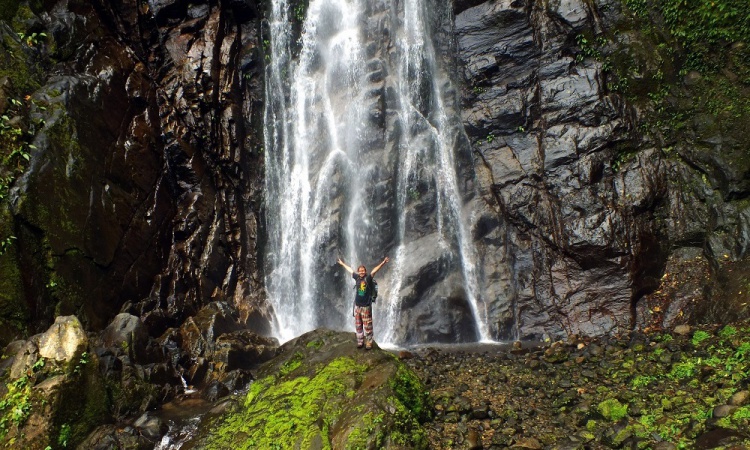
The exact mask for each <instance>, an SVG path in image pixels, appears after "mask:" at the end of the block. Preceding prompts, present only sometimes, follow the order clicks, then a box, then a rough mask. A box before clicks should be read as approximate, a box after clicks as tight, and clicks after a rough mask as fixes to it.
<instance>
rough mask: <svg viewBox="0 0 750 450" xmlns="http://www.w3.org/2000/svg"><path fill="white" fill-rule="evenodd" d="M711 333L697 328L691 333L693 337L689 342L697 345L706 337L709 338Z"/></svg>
mask: <svg viewBox="0 0 750 450" xmlns="http://www.w3.org/2000/svg"><path fill="white" fill-rule="evenodd" d="M710 337H711V335H710V334H708V333H707V332H705V331H703V330H697V331H696V332H695V333H693V339H692V340H691V342H692V343H693V345H695V346H697V345H700V343H701V342H703V341H705V340H706V339H708V338H710Z"/></svg>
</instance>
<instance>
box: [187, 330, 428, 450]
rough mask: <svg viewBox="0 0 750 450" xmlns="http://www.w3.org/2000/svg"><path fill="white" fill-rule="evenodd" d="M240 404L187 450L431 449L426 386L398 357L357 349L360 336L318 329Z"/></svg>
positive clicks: (264, 372)
mask: <svg viewBox="0 0 750 450" xmlns="http://www.w3.org/2000/svg"><path fill="white" fill-rule="evenodd" d="M233 402H234V403H233V405H232V406H231V407H229V408H228V409H227V410H225V411H226V412H224V413H221V414H219V415H218V416H216V417H213V418H211V419H208V420H205V421H204V422H203V425H202V427H201V429H200V431H199V433H198V436H199V437H198V438H196V439H195V440H193V441H192V442H190V443H188V444H187V445H186V446H184V447H183V448H205V449H220V448H236V449H250V448H268V449H272V448H276V449H293V448H321V449H375V448H377V449H380V448H391V449H395V448H426V446H427V441H426V437H425V432H424V429H423V428H422V425H421V422H422V421H424V420H425V419H427V418H428V414H429V411H430V410H431V408H430V407H429V403H428V396H427V393H426V391H425V389H424V386H423V385H422V383H421V381H420V380H419V378H417V376H416V375H415V374H414V373H413V372H412V371H411V370H410V369H409V368H407V367H406V366H405V365H404V364H402V363H401V362H400V361H399V360H398V359H397V358H396V357H395V356H394V355H392V354H390V353H388V352H385V351H383V350H380V349H378V348H375V349H373V350H371V351H367V350H362V349H357V348H356V345H355V338H354V335H353V334H352V333H342V332H334V331H328V330H316V331H312V332H310V333H307V334H305V335H303V336H301V337H299V338H297V339H295V340H294V341H291V342H289V343H287V344H285V345H284V346H282V348H281V354H280V355H279V356H278V357H276V358H274V359H273V360H271V361H269V362H268V363H266V364H264V365H263V366H262V367H261V368H260V369H259V370H258V372H257V377H256V381H254V382H253V383H252V385H251V386H250V388H249V391H248V392H247V394H245V395H244V396H242V397H238V398H236V399H234V400H233Z"/></svg>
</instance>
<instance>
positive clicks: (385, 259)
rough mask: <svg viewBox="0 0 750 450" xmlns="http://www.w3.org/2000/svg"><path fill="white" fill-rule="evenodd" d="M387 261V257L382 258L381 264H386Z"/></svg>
mask: <svg viewBox="0 0 750 450" xmlns="http://www.w3.org/2000/svg"><path fill="white" fill-rule="evenodd" d="M388 261H390V259H389V258H388V257H387V256H386V257H385V258H383V264H385V263H387V262H388Z"/></svg>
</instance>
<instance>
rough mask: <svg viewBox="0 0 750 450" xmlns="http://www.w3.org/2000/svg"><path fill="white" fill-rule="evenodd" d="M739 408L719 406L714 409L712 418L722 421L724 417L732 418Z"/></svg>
mask: <svg viewBox="0 0 750 450" xmlns="http://www.w3.org/2000/svg"><path fill="white" fill-rule="evenodd" d="M737 408H738V407H737V406H732V405H719V406H717V407H715V408H714V410H713V413H712V416H713V417H714V418H715V419H720V418H722V417H728V416H731V415H732V414H733V413H734V412H735V411H737Z"/></svg>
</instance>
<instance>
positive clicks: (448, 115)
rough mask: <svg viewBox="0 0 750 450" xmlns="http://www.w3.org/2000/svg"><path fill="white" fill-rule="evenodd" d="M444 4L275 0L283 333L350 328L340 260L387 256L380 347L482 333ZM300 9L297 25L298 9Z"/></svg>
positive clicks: (273, 198)
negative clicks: (442, 39)
mask: <svg viewBox="0 0 750 450" xmlns="http://www.w3.org/2000/svg"><path fill="white" fill-rule="evenodd" d="M300 3H302V2H300ZM442 3H445V5H442V6H440V7H436V6H435V5H434V4H433V2H430V1H429V0H400V1H399V0H370V1H367V2H361V1H352V0H310V2H309V5H308V7H307V9H306V10H304V9H302V7H301V6H295V7H294V8H293V9H292V6H291V5H290V4H289V3H288V2H287V0H274V1H273V3H272V6H271V8H272V11H271V15H270V18H269V21H268V23H267V26H266V30H265V36H264V42H263V45H264V48H265V49H266V53H267V55H268V56H267V66H266V80H265V81H266V85H265V89H266V92H265V95H266V106H265V111H264V121H265V129H264V141H265V144H264V145H265V152H266V202H265V204H266V206H265V210H266V226H267V233H268V240H267V249H266V250H267V251H266V254H267V255H266V288H267V294H268V298H269V300H270V302H271V303H272V305H273V307H274V310H275V313H276V323H275V331H276V334H277V336H278V337H279V339H280V340H282V341H286V340H288V339H291V338H293V337H295V336H297V335H300V334H302V333H304V332H306V331H309V330H312V329H314V328H317V327H321V326H325V327H329V328H334V329H342V330H351V329H352V328H353V324H352V322H353V321H352V319H351V303H352V299H353V295H354V293H353V289H352V286H353V280H352V279H351V275H350V274H347V273H345V271H344V270H343V269H342V268H341V267H340V266H338V265H337V264H336V259H337V257H341V258H342V259H343V260H344V261H345V262H347V264H349V265H350V266H352V267H353V268H354V269H356V267H357V266H359V265H360V264H364V265H366V266H367V268H368V271H369V270H370V269H371V268H372V267H373V266H374V265H376V264H377V263H379V262H380V261H381V260H382V258H383V256H384V255H386V254H387V255H388V256H390V258H391V263H390V264H389V265H386V266H385V267H384V268H383V269H381V272H380V274H378V276H377V278H378V282H379V286H380V300H379V301H378V303H376V304H375V307H374V321H375V338H376V340H377V341H378V342H381V343H392V344H398V343H404V342H419V341H425V340H431V339H439V340H446V341H447V340H451V339H456V340H463V341H467V340H469V341H472V340H483V341H486V340H489V339H490V333H489V331H488V325H487V322H488V321H487V318H486V311H485V309H484V305H483V302H482V301H481V299H480V298H479V295H478V291H479V278H480V277H479V274H478V273H477V268H476V267H475V262H474V261H475V249H474V247H473V245H472V240H471V236H470V228H471V220H472V213H471V210H470V208H468V207H467V203H466V199H467V198H470V197H471V196H472V195H473V192H472V188H471V182H470V181H467V180H466V176H465V173H472V169H471V155H470V149H469V147H468V144H467V142H466V138H465V134H464V132H463V128H462V125H461V120H460V115H459V113H458V107H457V105H456V103H457V99H456V97H457V96H456V94H455V91H454V88H453V87H452V86H453V85H452V82H451V78H450V76H449V71H448V70H447V69H446V67H445V66H446V64H445V59H446V58H444V57H443V56H442V55H441V53H442V52H443V51H444V50H445V48H447V47H449V46H448V45H443V47H442V48H438V47H436V43H435V42H436V40H438V39H437V38H436V36H438V35H440V34H441V33H440V31H441V30H440V29H439V26H440V25H441V24H443V25H444V22H445V20H444V18H443V19H441V16H440V14H439V13H440V12H441V11H442V12H443V13H444V12H445V11H449V8H450V2H448V1H444V2H442ZM293 16H294V17H293ZM303 17H304V23H303V28H302V30H301V32H299V33H295V30H294V27H293V26H292V22H293V20H292V19H293V18H297V19H301V18H303ZM443 34H445V33H443ZM443 44H445V43H443ZM462 172H463V174H462ZM467 185H468V187H467ZM450 302H453V303H457V304H459V305H463V306H465V308H464V309H466V314H465V316H466V317H462V316H460V315H459V316H456V314H457V313H455V311H454V310H455V308H454V307H452V306H451V305H450V304H449V303H450ZM407 304H408V305H407ZM451 308H453V309H451ZM459 309H460V308H459ZM442 315H445V316H446V317H448V318H443V317H442ZM454 316H456V317H454ZM435 323H438V324H439V325H434V324H435ZM420 324H426V325H424V327H423V328H424V329H421V325H420ZM429 324H433V325H434V326H433V328H434V329H432V330H430V329H429V328H430V325H429ZM435 336H437V337H435Z"/></svg>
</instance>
